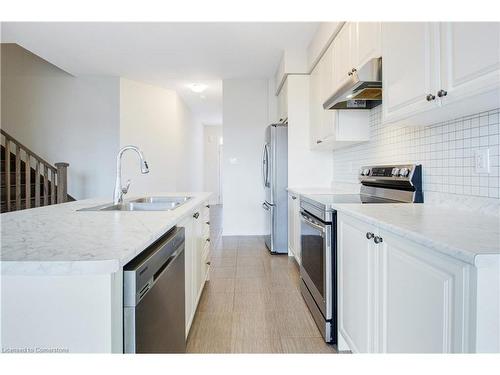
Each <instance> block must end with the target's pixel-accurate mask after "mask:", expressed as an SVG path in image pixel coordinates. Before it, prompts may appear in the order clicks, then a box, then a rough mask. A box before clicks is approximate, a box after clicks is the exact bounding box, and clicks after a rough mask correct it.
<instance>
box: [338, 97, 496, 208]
mask: <svg viewBox="0 0 500 375" xmlns="http://www.w3.org/2000/svg"><path fill="white" fill-rule="evenodd" d="M499 114H500V108H497V109H495V110H492V111H488V112H483V113H479V114H475V115H469V116H466V117H462V118H459V119H456V120H452V121H446V122H443V123H440V124H435V125H432V126H428V127H395V126H384V125H382V121H381V119H382V113H381V106H379V107H376V108H374V109H373V110H372V111H371V113H370V141H369V142H366V143H362V144H359V145H356V146H353V147H349V148H345V149H340V150H335V151H334V152H333V162H334V163H333V164H334V167H333V168H334V170H333V176H334V182H335V183H348V184H349V183H358V170H359V169H360V168H361V166H363V165H371V164H396V163H417V164H422V167H423V189H424V191H427V192H438V193H445V194H459V195H466V196H478V197H490V198H496V199H498V198H499V197H500V174H499V172H500V156H499V155H500V122H499V121H500V120H499V118H500V116H499ZM480 148H488V149H489V152H490V173H489V174H477V173H476V172H475V170H474V150H476V149H480Z"/></svg>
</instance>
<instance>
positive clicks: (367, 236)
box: [366, 232, 375, 240]
mask: <svg viewBox="0 0 500 375" xmlns="http://www.w3.org/2000/svg"><path fill="white" fill-rule="evenodd" d="M373 237H375V235H374V234H373V233H372V232H366V239H368V240H371V239H372V238H373Z"/></svg>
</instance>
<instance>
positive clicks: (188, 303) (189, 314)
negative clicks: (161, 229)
mask: <svg viewBox="0 0 500 375" xmlns="http://www.w3.org/2000/svg"><path fill="white" fill-rule="evenodd" d="M178 225H179V226H180V227H184V231H185V244H184V283H185V308H186V337H187V336H188V334H189V329H190V328H191V323H192V322H193V317H194V312H195V303H194V298H193V268H194V241H193V235H194V233H193V229H194V228H193V219H192V218H191V217H189V218H187V219H184V220H183V221H181V222H180V223H179V224H178Z"/></svg>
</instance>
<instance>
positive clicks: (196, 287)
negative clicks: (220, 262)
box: [178, 202, 210, 337]
mask: <svg viewBox="0 0 500 375" xmlns="http://www.w3.org/2000/svg"><path fill="white" fill-rule="evenodd" d="M207 223H208V204H207V202H205V203H204V204H203V205H202V206H199V207H197V209H195V210H194V211H193V212H192V215H191V216H190V217H187V218H186V219H184V220H183V221H181V222H180V223H179V224H178V226H181V227H184V229H185V233H186V242H185V250H184V262H185V309H186V337H187V336H188V334H189V330H190V328H191V324H192V323H193V318H194V314H195V313H196V307H197V306H198V302H199V300H200V297H201V293H202V291H203V287H204V286H205V281H206V280H207V279H208V273H209V265H208V263H209V256H210V242H209V241H210V231H209V230H208V229H207V227H208V225H209V224H207Z"/></svg>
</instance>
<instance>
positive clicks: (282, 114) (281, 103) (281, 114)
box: [277, 80, 288, 122]
mask: <svg viewBox="0 0 500 375" xmlns="http://www.w3.org/2000/svg"><path fill="white" fill-rule="evenodd" d="M277 104H278V118H277V122H282V121H285V120H286V119H288V80H285V82H284V83H283V86H281V90H280V92H279V93H278V103H277Z"/></svg>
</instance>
